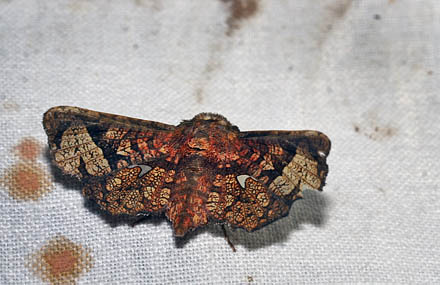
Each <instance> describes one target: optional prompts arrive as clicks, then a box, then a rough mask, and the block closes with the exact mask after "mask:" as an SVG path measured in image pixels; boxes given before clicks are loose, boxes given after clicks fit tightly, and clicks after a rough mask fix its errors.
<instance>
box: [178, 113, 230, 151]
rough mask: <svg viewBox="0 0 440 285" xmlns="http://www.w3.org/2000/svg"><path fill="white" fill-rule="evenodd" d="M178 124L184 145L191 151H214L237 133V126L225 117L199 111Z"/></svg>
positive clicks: (227, 142) (226, 143)
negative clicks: (183, 135)
mask: <svg viewBox="0 0 440 285" xmlns="http://www.w3.org/2000/svg"><path fill="white" fill-rule="evenodd" d="M179 126H180V127H182V129H183V130H184V133H185V137H186V142H185V145H186V146H187V147H188V148H189V149H190V150H193V151H204V150H213V151H214V150H216V149H217V148H218V146H219V145H223V146H224V145H228V144H229V139H231V138H235V137H236V136H237V134H238V133H239V130H238V128H237V127H236V126H234V125H232V124H231V123H230V122H229V121H228V120H227V119H226V118H225V117H223V116H222V115H218V114H212V113H200V114H198V115H196V116H195V117H194V118H193V119H192V120H190V121H183V122H182V123H181V124H180V125H179Z"/></svg>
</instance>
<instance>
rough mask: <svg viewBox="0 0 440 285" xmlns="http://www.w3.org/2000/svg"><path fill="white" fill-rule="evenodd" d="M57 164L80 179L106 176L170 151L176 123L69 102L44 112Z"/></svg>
mask: <svg viewBox="0 0 440 285" xmlns="http://www.w3.org/2000/svg"><path fill="white" fill-rule="evenodd" d="M43 126H44V129H45V131H46V133H47V136H48V142H49V148H50V151H51V154H52V158H53V160H54V162H55V164H56V165H57V166H58V167H59V168H60V169H61V170H62V171H63V172H64V173H65V174H69V175H72V176H76V177H77V178H79V179H83V178H92V177H102V176H105V175H108V174H109V173H111V172H112V171H115V170H117V169H121V168H123V167H126V166H128V165H132V164H135V163H139V162H143V161H145V159H146V157H147V158H149V159H151V160H157V159H158V158H160V157H163V156H166V155H167V150H166V148H164V147H163V148H161V150H162V151H161V152H160V151H157V149H158V148H159V147H160V146H158V145H157V142H158V141H166V140H167V139H169V134H170V133H172V132H173V130H174V129H175V127H174V126H172V125H167V124H162V123H158V122H152V121H145V120H140V119H135V118H129V117H124V116H118V115H113V114H108V113H101V112H95V111H91V110H87V109H82V108H78V107H69V106H58V107H53V108H51V109H49V110H48V111H47V112H46V113H45V114H44V116H43Z"/></svg>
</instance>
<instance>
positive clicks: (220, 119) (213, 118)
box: [181, 113, 240, 132]
mask: <svg viewBox="0 0 440 285" xmlns="http://www.w3.org/2000/svg"><path fill="white" fill-rule="evenodd" d="M182 124H184V125H187V124H191V125H194V126H201V125H205V126H211V125H218V126H220V127H223V128H224V129H227V130H232V131H238V132H239V131H240V130H239V129H238V127H236V126H234V125H232V124H231V123H230V122H229V121H228V119H226V118H225V117H224V116H222V115H220V114H215V113H200V114H197V115H195V116H194V118H192V119H191V120H185V121H183V122H182V123H181V125H182Z"/></svg>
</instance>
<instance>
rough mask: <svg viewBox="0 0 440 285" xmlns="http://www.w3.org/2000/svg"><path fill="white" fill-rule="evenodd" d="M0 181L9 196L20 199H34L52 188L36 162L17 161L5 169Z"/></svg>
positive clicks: (47, 177) (49, 180)
mask: <svg viewBox="0 0 440 285" xmlns="http://www.w3.org/2000/svg"><path fill="white" fill-rule="evenodd" d="M0 183H1V184H2V185H4V186H5V187H6V188H7V189H8V193H9V196H11V197H12V198H14V199H16V200H21V201H31V200H32V201H36V200H38V199H39V198H40V197H42V196H43V195H44V194H46V193H48V192H50V191H51V190H52V186H53V185H52V181H51V179H50V177H49V176H48V175H47V174H46V172H45V171H44V170H43V167H42V166H41V165H40V164H39V163H37V162H34V163H30V162H19V163H17V164H15V165H13V166H12V167H11V168H9V169H8V170H6V173H5V174H4V175H3V176H2V177H1V178H0Z"/></svg>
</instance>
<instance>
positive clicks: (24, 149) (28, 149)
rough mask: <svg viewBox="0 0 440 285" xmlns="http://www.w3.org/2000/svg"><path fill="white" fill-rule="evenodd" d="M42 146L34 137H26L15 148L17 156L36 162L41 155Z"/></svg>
mask: <svg viewBox="0 0 440 285" xmlns="http://www.w3.org/2000/svg"><path fill="white" fill-rule="evenodd" d="M41 150H42V146H41V144H40V143H39V142H38V141H37V140H36V139H34V138H32V137H26V138H23V139H22V140H21V142H20V143H19V144H18V145H17V146H15V147H14V151H15V154H16V155H17V156H18V157H19V158H21V159H24V160H30V161H35V160H36V159H37V158H38V156H39V155H40V154H41Z"/></svg>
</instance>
